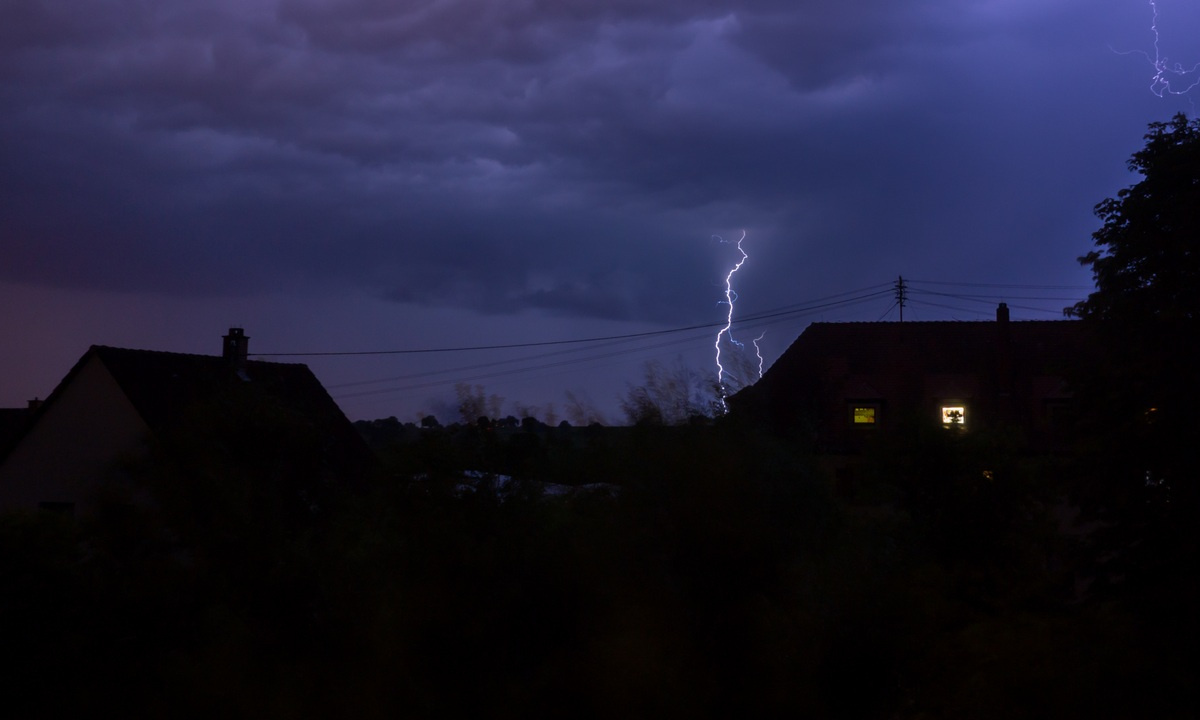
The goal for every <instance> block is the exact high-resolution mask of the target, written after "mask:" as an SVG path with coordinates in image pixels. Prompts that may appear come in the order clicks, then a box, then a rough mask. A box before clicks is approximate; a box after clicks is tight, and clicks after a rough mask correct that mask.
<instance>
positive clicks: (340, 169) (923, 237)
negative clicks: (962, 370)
mask: <svg viewBox="0 0 1200 720" xmlns="http://www.w3.org/2000/svg"><path fill="white" fill-rule="evenodd" d="M1156 5H1157V11H1158V21H1157V28H1158V35H1159V44H1158V47H1157V50H1156V47H1155V34H1154V32H1153V30H1152V24H1153V22H1154V7H1153V6H1152V4H1151V3H1149V2H1146V1H1145V0H1038V1H1036V2H1035V1H1033V0H966V1H964V0H954V1H953V2H951V1H950V0H931V1H928V2H919V3H918V2H903V1H899V2H898V1H897V0H862V1H861V2H855V3H831V2H805V1H803V0H786V1H785V0H745V1H744V2H736V1H734V0H724V1H722V0H688V1H687V2H683V1H682V0H664V1H656V2H635V1H634V0H608V1H604V2H601V1H590V0H526V1H521V0H504V1H498V0H424V1H422V0H413V1H410V2H394V1H393V0H208V1H206V2H195V1H194V0H94V1H92V2H79V1H78V0H6V2H4V3H3V4H0V333H3V337H4V343H3V349H2V351H0V352H2V354H0V406H14V407H15V406H23V405H24V404H25V402H26V401H27V400H29V399H31V398H33V397H35V396H40V397H45V396H46V395H47V394H48V393H49V392H50V391H51V390H52V389H53V388H54V386H55V385H56V383H57V382H58V380H59V379H61V377H62V376H63V375H64V374H65V373H66V371H67V370H68V369H69V368H70V367H71V365H72V364H73V363H74V362H75V361H76V360H77V359H78V358H79V357H80V356H81V355H82V354H83V353H84V352H85V351H86V350H87V348H88V346H89V345H92V344H105V345H115V346H121V347H134V348H146V349H157V350H170V351H178V352H196V353H206V354H216V353H218V352H219V351H220V336H221V335H222V334H224V332H225V331H226V329H227V328H228V327H230V326H242V327H245V328H246V333H247V334H248V335H249V336H250V337H251V341H250V349H251V352H252V354H256V355H257V354H259V353H263V354H266V353H306V352H345V351H377V350H420V349H439V348H461V347H478V346H492V345H502V344H526V343H544V342H553V341H561V340H574V339H585V338H605V337H615V336H624V335H630V334H637V333H651V332H656V331H665V330H672V329H677V328H687V327H693V326H704V325H707V324H711V323H720V322H721V321H722V320H723V319H724V317H725V313H726V312H727V307H726V306H722V305H720V304H719V301H720V300H722V298H723V293H724V278H725V276H726V273H727V272H728V271H729V269H730V268H731V267H732V264H733V263H734V262H736V261H737V260H738V258H739V257H740V256H739V255H738V253H737V251H736V247H735V246H734V245H733V244H732V243H731V242H730V241H733V240H736V239H737V238H739V237H741V236H742V233H743V232H745V234H746V235H745V241H744V242H743V248H744V249H745V251H746V253H747V254H748V255H749V258H748V260H746V262H745V264H744V265H743V266H742V268H741V270H740V271H739V272H738V273H737V274H736V275H734V287H735V290H736V291H737V292H738V302H737V303H736V305H735V319H736V318H753V317H755V316H761V315H768V316H769V317H766V318H764V319H763V320H761V321H760V322H758V323H747V324H745V325H743V326H736V325H735V327H734V331H735V337H737V339H739V340H745V341H748V340H750V339H752V338H753V337H757V336H758V334H759V333H762V332H764V331H765V333H766V334H765V336H764V337H763V339H762V341H761V346H762V350H763V354H764V356H765V359H766V361H767V363H768V364H769V363H770V361H771V360H773V359H774V358H776V357H778V355H779V354H780V353H781V352H783V350H784V349H786V347H787V346H788V344H790V343H791V341H792V340H794V339H795V337H796V335H798V334H799V333H800V332H801V331H802V330H803V328H804V327H805V326H806V325H807V324H808V323H810V322H813V321H819V320H825V321H831V320H865V321H875V320H880V319H890V320H896V319H898V312H897V311H896V309H895V308H893V307H892V305H893V302H894V300H893V297H892V293H891V290H890V283H892V282H894V281H895V280H896V278H897V276H900V275H903V276H905V277H906V278H908V279H911V280H912V283H911V294H910V300H911V302H910V303H909V304H908V306H907V307H906V309H905V317H904V319H905V321H908V320H910V319H911V320H935V319H958V320H978V319H986V318H989V317H993V316H994V307H995V304H996V302H997V301H999V300H1001V299H1003V300H1006V301H1007V302H1008V303H1009V305H1010V306H1012V307H1013V317H1014V319H1055V318H1058V317H1061V309H1062V308H1063V307H1064V306H1066V305H1070V304H1071V303H1072V302H1073V301H1074V300H1076V299H1079V298H1081V297H1082V296H1084V295H1086V293H1087V291H1088V288H1089V287H1090V285H1091V277H1090V274H1089V273H1088V272H1087V271H1086V270H1085V269H1084V268H1081V267H1080V266H1079V264H1078V262H1077V261H1076V258H1077V257H1078V256H1080V255H1082V254H1083V253H1085V252H1087V251H1088V250H1089V249H1090V248H1091V239H1090V236H1091V233H1092V232H1093V231H1094V230H1095V229H1097V227H1099V221H1098V220H1097V219H1096V218H1095V217H1094V216H1093V215H1092V208H1093V206H1094V205H1095V204H1096V203H1097V202H1099V201H1100V200H1102V199H1104V198H1105V197H1109V196H1112V195H1114V194H1115V193H1116V192H1117V191H1118V190H1119V189H1120V188H1122V187H1126V186H1128V185H1131V184H1133V183H1134V182H1136V180H1137V178H1136V176H1134V175H1132V174H1131V173H1130V172H1129V171H1128V170H1127V169H1126V165H1125V163H1126V160H1127V159H1128V157H1129V156H1130V154H1132V153H1133V152H1135V151H1136V150H1137V149H1139V148H1140V147H1141V144H1142V136H1143V134H1144V133H1145V132H1146V126H1147V124H1148V123H1150V122H1152V121H1160V120H1167V119H1169V118H1170V117H1171V115H1173V114H1174V113H1176V112H1179V111H1184V112H1187V113H1189V114H1193V110H1194V109H1193V102H1194V101H1195V99H1196V98H1197V97H1200V89H1197V90H1195V91H1193V92H1191V93H1187V94H1183V95H1171V94H1170V93H1166V92H1164V93H1163V97H1159V96H1158V95H1156V94H1155V93H1154V92H1152V89H1153V88H1152V82H1153V80H1154V75H1155V68H1154V66H1153V63H1152V61H1153V59H1154V58H1155V57H1156V56H1157V57H1159V58H1160V59H1161V58H1164V57H1165V58H1166V59H1167V61H1168V62H1169V63H1170V64H1172V65H1173V64H1174V63H1176V62H1179V63H1182V64H1184V65H1186V66H1190V65H1192V64H1194V63H1197V62H1200V42H1196V40H1195V39H1196V38H1197V37H1200V3H1198V2H1196V1H1195V0H1158V1H1157V3H1156ZM1168 79H1170V80H1171V81H1172V82H1173V83H1175V85H1174V87H1175V88H1177V89H1179V88H1186V86H1187V83H1189V82H1192V81H1194V80H1195V79H1196V76H1195V75H1194V74H1193V75H1188V76H1186V77H1182V78H1179V77H1168ZM1180 83H1182V84H1180ZM722 240H724V241H725V242H722ZM954 283H960V284H954ZM933 293H940V294H933ZM856 299H857V300H856ZM848 300H854V302H843V301H848ZM716 329H717V328H711V327H710V328H704V327H700V328H698V329H693V330H685V331H681V332H675V333H662V334H657V335H645V336H641V337H636V338H630V339H626V340H623V341H617V340H608V341H602V342H599V341H598V342H590V343H578V344H564V345H543V346H536V347H525V348H514V349H509V350H495V349H492V350H475V351H459V352H452V353H424V354H414V355H403V354H396V355H366V356H354V355H352V356H316V357H298V356H267V355H263V356H262V357H263V359H276V360H280V361H284V360H287V361H293V362H306V363H308V364H309V365H310V366H311V367H312V368H313V370H314V371H315V372H316V373H317V375H318V377H319V378H320V379H321V380H322V381H323V382H324V383H325V384H326V386H327V387H328V388H329V390H330V393H331V394H332V395H333V396H334V397H335V399H337V400H338V402H339V403H340V404H341V406H342V407H343V409H344V410H345V411H346V412H347V414H348V415H349V416H350V417H351V418H352V419H363V418H376V417H386V416H389V415H396V416H398V417H399V418H400V419H402V420H412V419H415V418H416V417H418V416H419V414H422V413H423V412H427V411H428V412H436V413H437V414H438V415H439V417H440V418H441V419H443V420H452V419H453V417H450V416H449V409H448V407H449V405H451V404H452V402H451V401H452V398H453V396H454V383H455V382H456V381H468V382H470V383H472V384H476V383H477V384H481V385H483V387H484V389H485V392H487V393H489V394H490V393H495V394H498V395H501V396H503V397H504V398H506V401H505V403H504V407H503V412H504V413H506V414H507V413H509V412H512V413H514V414H515V413H517V412H519V410H520V408H519V407H518V405H523V406H526V407H527V408H539V409H538V410H537V412H536V414H539V415H542V414H544V413H545V409H544V408H545V405H546V404H547V403H551V402H553V403H554V404H555V408H556V412H557V414H558V415H559V416H560V417H567V414H568V413H567V409H568V406H569V405H570V404H571V403H570V401H569V400H567V398H566V393H567V392H570V393H571V394H572V396H573V397H574V398H575V399H576V400H577V401H579V403H580V404H582V405H590V406H594V407H595V409H597V410H598V411H600V412H601V413H602V414H604V415H605V418H606V419H607V420H609V421H616V420H619V419H620V416H619V413H618V412H616V410H615V408H616V403H615V400H614V398H615V397H616V396H617V395H618V394H620V393H622V392H623V391H624V390H625V388H626V384H627V383H637V382H640V376H641V368H642V365H643V363H644V362H645V361H646V360H648V359H657V360H659V361H660V362H664V363H668V364H670V363H675V362H680V363H683V364H684V365H686V366H689V367H694V368H696V369H698V370H704V371H710V370H712V369H714V367H713V347H712V342H713V337H714V335H715V332H716ZM751 350H752V348H751ZM727 353H728V355H727V356H728V357H734V356H735V355H736V353H735V352H734V351H733V350H732V349H728V350H727ZM750 356H752V352H749V353H743V354H742V359H743V361H744V362H743V363H742V371H743V372H747V370H746V368H748V367H751V365H752V364H753V363H752V362H751V361H750ZM376 381H378V382H376Z"/></svg>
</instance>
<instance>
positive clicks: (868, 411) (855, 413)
mask: <svg viewBox="0 0 1200 720" xmlns="http://www.w3.org/2000/svg"><path fill="white" fill-rule="evenodd" d="M850 418H851V420H852V422H853V423H854V424H855V425H874V424H875V408H873V407H871V406H863V407H855V408H854V409H853V410H852V411H851V414H850Z"/></svg>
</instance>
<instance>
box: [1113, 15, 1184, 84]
mask: <svg viewBox="0 0 1200 720" xmlns="http://www.w3.org/2000/svg"><path fill="white" fill-rule="evenodd" d="M1149 2H1150V11H1151V13H1152V19H1151V21H1150V31H1151V32H1153V33H1154V57H1150V53H1147V52H1145V51H1142V50H1131V51H1129V52H1117V51H1115V50H1114V51H1113V52H1117V54H1118V55H1131V54H1133V53H1137V54H1138V55H1141V56H1142V57H1144V58H1146V61H1147V62H1149V63H1150V65H1151V66H1153V67H1154V76H1153V77H1151V78H1150V92H1152V93H1154V94H1155V95H1157V96H1158V97H1164V96H1166V95H1187V94H1188V93H1189V92H1191V91H1192V90H1193V89H1194V88H1195V87H1196V86H1197V85H1200V76H1197V77H1196V78H1195V79H1193V80H1192V82H1191V84H1190V85H1188V86H1187V87H1186V88H1183V89H1182V90H1177V89H1176V88H1175V86H1174V84H1173V82H1172V81H1173V80H1176V81H1179V82H1181V83H1182V82H1183V81H1184V78H1185V77H1186V76H1188V75H1191V74H1192V73H1195V72H1196V71H1197V70H1200V63H1196V64H1195V65H1193V66H1192V67H1190V68H1186V67H1184V66H1183V64H1181V63H1172V62H1170V61H1169V60H1168V59H1167V56H1166V55H1163V54H1162V51H1161V50H1160V48H1159V40H1160V39H1161V38H1160V36H1159V32H1158V2H1157V0H1149Z"/></svg>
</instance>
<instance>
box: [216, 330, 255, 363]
mask: <svg viewBox="0 0 1200 720" xmlns="http://www.w3.org/2000/svg"><path fill="white" fill-rule="evenodd" d="M249 350H250V338H249V336H247V335H246V331H245V330H243V329H242V328H239V327H231V328H229V334H228V335H226V336H225V345H224V350H223V351H222V352H221V356H222V357H224V358H225V360H226V362H228V363H230V364H231V365H233V366H234V367H236V368H244V367H246V355H247V354H248V353H249Z"/></svg>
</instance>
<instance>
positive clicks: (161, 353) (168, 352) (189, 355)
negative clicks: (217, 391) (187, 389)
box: [88, 345, 306, 367]
mask: <svg viewBox="0 0 1200 720" xmlns="http://www.w3.org/2000/svg"><path fill="white" fill-rule="evenodd" d="M93 350H97V351H103V352H107V351H112V350H115V351H117V352H126V353H145V354H147V355H158V356H166V355H170V356H174V357H187V358H201V359H204V360H222V361H223V360H224V358H223V357H221V356H220V355H201V354H200V353H183V352H174V351H171V350H143V349H140V348H123V347H115V346H112V345H92V346H91V347H90V348H89V349H88V352H91V351H93ZM251 357H252V358H253V357H254V356H253V354H252V355H251ZM247 362H251V363H257V364H260V365H287V366H289V367H306V366H305V364H304V363H289V362H276V361H274V360H253V359H251V360H247Z"/></svg>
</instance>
